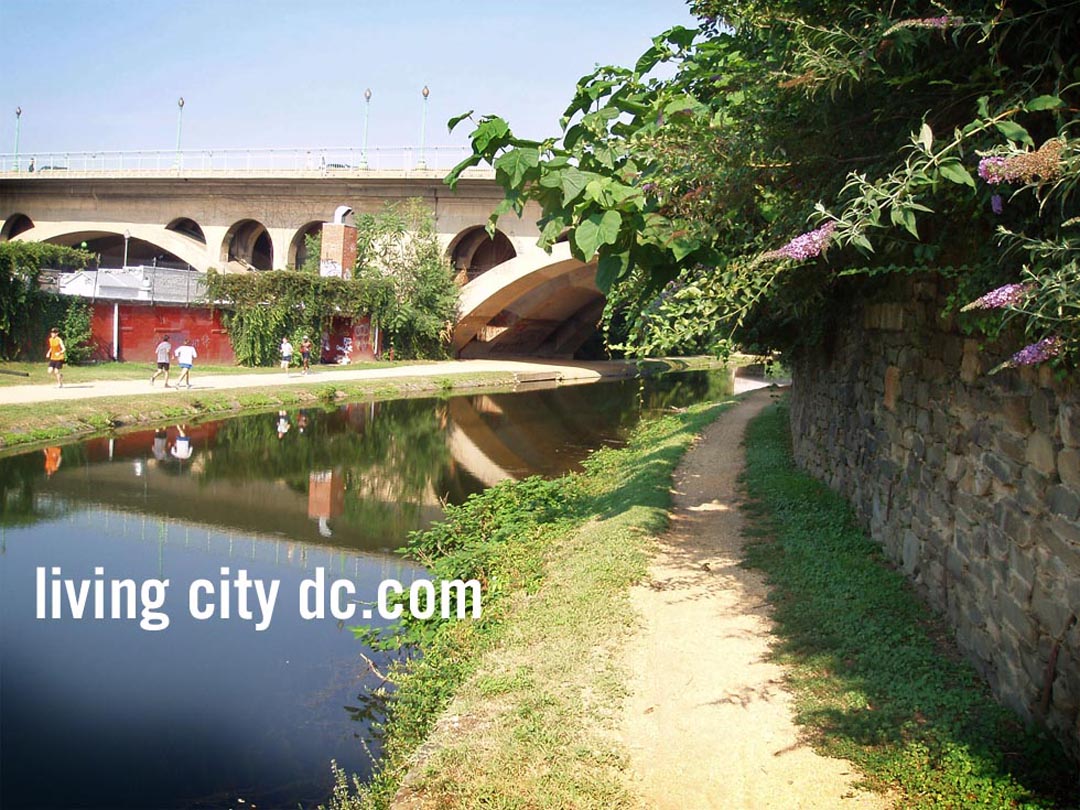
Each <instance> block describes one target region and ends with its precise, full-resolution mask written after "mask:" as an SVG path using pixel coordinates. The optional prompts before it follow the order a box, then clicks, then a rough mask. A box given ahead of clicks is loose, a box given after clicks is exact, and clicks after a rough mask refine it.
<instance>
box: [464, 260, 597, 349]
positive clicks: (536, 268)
mask: <svg viewBox="0 0 1080 810" xmlns="http://www.w3.org/2000/svg"><path fill="white" fill-rule="evenodd" d="M603 309H604V296H603V294H602V293H601V292H600V290H599V288H598V287H597V286H596V265H595V264H594V263H591V262H590V263H585V262H581V261H579V260H578V259H575V258H574V257H573V256H572V255H571V254H570V246H569V245H568V244H566V243H563V244H557V245H555V246H554V247H553V248H552V252H551V254H550V255H549V254H543V255H542V258H540V259H537V257H535V256H522V257H519V258H516V259H512V260H510V261H508V262H503V263H502V264H500V265H499V266H497V267H495V268H493V269H492V270H491V271H489V272H487V273H484V274H483V275H481V276H479V277H478V278H476V279H474V280H473V281H470V282H469V283H468V284H466V285H465V286H464V287H463V288H462V290H461V298H460V303H459V311H460V313H461V318H460V319H459V321H458V324H457V327H456V328H455V329H454V340H453V348H454V351H455V352H456V353H457V354H458V356H459V357H489V356H494V355H503V356H507V355H535V356H552V357H570V356H573V354H574V352H575V351H577V349H579V348H580V347H581V346H582V344H584V343H585V341H586V340H588V339H589V337H590V336H591V335H592V334H593V333H594V332H595V330H596V324H597V322H598V321H599V319H600V315H601V313H602V312H603Z"/></svg>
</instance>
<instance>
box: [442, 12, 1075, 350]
mask: <svg viewBox="0 0 1080 810" xmlns="http://www.w3.org/2000/svg"><path fill="white" fill-rule="evenodd" d="M693 7H694V9H695V11H696V12H697V13H698V14H700V15H702V16H703V18H704V23H705V25H704V27H703V30H702V31H701V32H692V31H688V30H686V29H683V28H674V29H672V30H670V31H668V32H666V33H664V34H662V35H660V36H658V37H656V38H655V39H654V41H653V46H652V47H651V48H650V49H649V50H648V51H647V52H646V53H645V54H643V55H642V57H641V59H639V60H638V62H637V63H636V65H635V66H634V67H633V68H632V69H631V68H620V67H611V66H608V67H601V68H598V69H597V70H596V71H595V72H594V73H592V74H590V75H588V76H586V77H584V78H583V79H582V80H581V81H580V82H579V83H578V86H577V89H576V92H575V95H574V97H573V99H572V100H571V103H570V105H569V106H568V107H567V110H566V113H565V116H564V118H563V121H562V125H563V126H562V134H561V136H559V137H558V138H551V139H548V140H545V141H542V142H536V141H528V140H523V139H519V138H516V137H515V136H514V135H513V133H512V132H511V130H510V127H509V125H508V124H507V122H506V121H504V120H503V119H501V118H499V117H497V116H483V117H481V118H479V119H475V124H476V127H475V129H474V131H473V133H472V135H471V138H472V146H473V155H471V156H470V157H469V158H468V159H467V160H466V161H464V162H463V163H462V164H461V165H460V166H459V167H458V168H457V169H456V170H455V172H454V173H452V175H451V177H450V178H449V182H451V183H453V182H454V180H455V179H456V177H457V176H458V175H459V174H460V171H461V170H462V169H464V168H466V167H468V166H472V165H477V164H478V163H479V162H481V161H486V162H488V163H490V164H491V165H493V166H494V168H495V170H496V178H497V179H498V181H499V182H500V183H501V184H502V185H503V186H504V188H505V190H506V197H505V200H504V201H503V203H502V204H501V205H500V206H499V207H498V208H497V209H496V211H495V212H494V214H493V218H492V222H493V223H494V221H495V220H496V219H497V218H498V217H499V216H501V215H503V214H506V213H509V212H511V211H513V212H516V213H518V214H519V215H520V214H521V212H522V211H523V209H524V205H525V203H526V202H527V201H529V200H534V201H536V202H537V203H538V204H539V205H540V207H541V209H542V211H543V218H542V219H541V221H540V225H541V227H542V237H541V244H543V245H545V246H550V245H551V244H552V243H553V242H554V241H555V240H556V239H558V238H560V237H564V236H565V238H567V239H568V241H569V243H570V247H571V250H572V252H573V253H574V255H575V256H576V257H577V258H579V259H581V260H583V261H588V260H591V259H594V258H595V259H596V260H597V263H598V271H597V283H598V285H599V286H600V287H601V289H602V290H604V291H605V292H606V293H607V294H608V297H609V301H608V310H607V322H608V324H609V327H611V326H615V325H621V327H620V328H621V332H620V333H612V332H611V331H610V330H609V339H612V340H614V341H616V342H618V341H623V342H625V344H626V346H627V348H629V349H631V350H634V351H637V352H642V353H645V352H653V351H672V350H679V349H686V348H699V349H700V348H702V347H712V348H714V349H718V350H720V349H723V348H725V347H730V346H731V345H732V344H733V343H735V342H737V343H740V344H742V345H743V346H745V347H748V348H751V349H768V348H780V349H786V348H791V347H792V346H795V345H798V344H799V343H800V342H805V341H808V340H814V339H816V337H817V335H816V334H815V333H816V331H820V327H821V325H823V324H826V323H827V322H828V319H829V317H831V313H832V312H834V311H835V310H836V307H835V306H833V302H834V300H835V297H836V296H837V295H838V294H840V292H839V291H840V290H842V288H843V287H844V282H843V280H842V279H841V278H840V271H837V270H834V269H831V268H837V267H840V268H843V271H842V272H845V273H848V274H850V273H854V272H863V273H865V274H874V275H879V274H887V273H895V272H915V271H918V270H922V269H931V270H935V271H938V272H945V273H952V274H954V275H956V276H957V277H958V284H959V285H960V291H959V293H958V300H960V301H961V302H962V301H964V300H972V299H975V298H976V297H978V296H979V295H980V294H981V293H983V292H986V291H987V290H989V289H992V288H993V287H994V286H995V285H998V284H1000V283H1003V282H1006V281H1011V282H1014V283H1021V284H1023V285H1024V288H1023V289H1024V290H1025V296H1026V297H1024V298H1023V299H1019V298H1016V297H1013V298H1011V299H1007V300H1009V301H1011V303H1010V304H1007V306H1014V305H1015V306H1017V307H1018V308H1014V310H1011V311H1013V312H1014V314H1015V315H1016V316H1017V317H1019V318H1020V321H1018V322H1022V323H1023V326H1024V328H1025V330H1026V331H1027V332H1028V333H1029V334H1030V335H1031V337H1032V338H1037V339H1050V338H1053V340H1052V342H1051V344H1050V346H1051V347H1053V348H1055V349H1056V350H1057V351H1058V353H1061V352H1066V351H1075V347H1076V346H1077V342H1078V340H1080V325H1078V320H1077V304H1076V295H1077V293H1076V292H1070V291H1075V290H1077V289H1080V285H1077V284H1076V283H1075V282H1076V281H1077V271H1076V266H1077V263H1076V241H1075V239H1074V238H1071V237H1069V236H1068V235H1067V234H1068V229H1070V228H1074V227H1075V225H1076V210H1075V202H1074V198H1073V195H1072V191H1073V189H1074V187H1075V185H1076V176H1077V165H1078V163H1080V161H1077V157H1076V155H1077V150H1076V147H1075V142H1074V141H1073V140H1072V139H1071V137H1070V132H1071V127H1072V126H1073V124H1074V123H1075V119H1076V110H1077V109H1078V107H1080V104H1078V101H1080V99H1078V98H1077V95H1078V93H1077V85H1076V82H1077V80H1078V79H1080V73H1078V72H1077V71H1078V68H1080V61H1078V59H1080V57H1078V54H1077V51H1076V49H1075V47H1073V45H1074V43H1075V42H1076V41H1077V38H1078V34H1080V30H1078V29H1080V25H1078V20H1077V18H1078V14H1080V10H1078V9H1080V5H1078V4H1077V3H1075V2H1070V3H1065V4H1048V3H1042V2H1038V0H1030V1H1029V2H1023V1H1019V2H1013V1H1012V0H1002V2H1000V3H998V4H996V6H995V7H993V8H989V9H988V7H987V5H986V4H985V3H978V2H974V1H973V0H972V1H971V2H966V3H962V4H960V5H958V6H957V7H956V8H954V9H953V10H949V11H943V10H942V9H941V7H940V6H932V5H931V6H928V5H927V4H924V3H919V2H889V3H862V4H858V5H855V6H844V7H841V6H840V5H839V4H836V3H805V2H801V1H800V0H788V2H783V3H761V2H753V0H749V1H747V2H722V1H721V0H717V1H713V2H710V1H709V0H697V1H696V2H695V3H693ZM935 9H936V10H935ZM660 65H668V66H669V67H668V72H669V74H670V75H669V77H667V78H658V77H657V75H656V68H657V67H658V66H660ZM471 117H472V116H471V113H470V114H466V115H465V116H461V117H459V118H456V119H453V120H452V121H451V122H450V125H451V127H453V126H455V125H457V124H458V123H459V122H460V121H461V120H462V119H463V118H471ZM980 157H982V158H985V159H986V160H988V161H989V162H984V163H983V164H982V165H981V168H982V173H981V175H980V177H981V179H982V180H983V182H981V183H980V182H979V181H977V180H976V175H977V174H979V169H980V166H977V165H976V164H977V163H978V162H979V158H980ZM1002 183H1004V184H1007V185H1008V186H1009V191H1010V192H1011V196H1010V197H1009V205H1008V206H1007V209H1006V208H1002V205H1003V203H1004V197H1003V196H1002V195H1000V194H997V195H995V192H999V190H1000V184H1002ZM992 184H998V185H997V186H996V187H995V186H994V185H992ZM999 210H1001V211H1002V213H998V211H999ZM999 217H1000V218H999ZM808 220H809V223H810V225H811V227H809V228H808V227H807V226H806V223H807V222H808ZM800 231H802V232H803V233H801V234H800ZM995 234H996V235H997V239H996V238H995ZM998 239H1000V240H1001V241H1002V244H1003V246H1004V249H1002V247H1001V246H999V245H998V244H997V241H998ZM826 251H829V253H828V255H827V256H826ZM1018 259H1019V260H1018ZM804 265H805V266H804ZM961 266H963V267H964V268H965V269H964V270H963V271H960V270H959V269H958V268H960V267H961ZM1010 289H1012V288H1010ZM998 298H1001V296H999V297H998ZM993 300H998V299H993ZM998 322H999V323H1000V321H998ZM983 325H984V326H986V325H988V324H987V323H986V322H985V321H984V322H983ZM807 327H809V328H807ZM815 327H819V329H817V330H816V329H815ZM1051 333H1052V334H1051Z"/></svg>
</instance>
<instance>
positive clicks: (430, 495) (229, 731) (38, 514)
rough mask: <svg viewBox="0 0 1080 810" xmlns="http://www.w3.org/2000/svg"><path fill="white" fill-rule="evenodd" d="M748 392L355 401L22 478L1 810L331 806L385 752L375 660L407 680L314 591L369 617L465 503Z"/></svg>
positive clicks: (64, 458)
mask: <svg viewBox="0 0 1080 810" xmlns="http://www.w3.org/2000/svg"><path fill="white" fill-rule="evenodd" d="M730 390H731V379H730V377H729V376H728V375H725V374H720V373H715V372H714V373H705V372H687V373H682V374H671V375H666V376H663V377H659V378H652V379H647V380H644V381H640V380H624V381H618V382H608V383H599V384H594V385H585V386H575V387H566V388H556V389H548V390H537V391H532V392H519V393H512V394H483V395H471V396H459V397H452V398H440V399H410V400H398V401H392V402H375V403H355V404H350V405H346V406H343V407H340V408H336V409H333V410H319V409H309V410H295V409H294V410H289V411H282V412H279V413H270V414H260V415H256V416H247V417H240V418H234V419H228V420H223V421H218V422H208V423H202V424H198V425H168V426H165V427H162V428H160V429H158V430H147V431H140V432H135V433H126V434H124V435H122V436H118V437H116V438H113V439H94V440H90V441H87V442H83V443H81V444H71V445H65V446H63V447H52V448H46V449H44V450H37V451H34V452H30V453H26V454H23V455H19V456H13V457H9V458H4V459H0V807H3V808H5V810H16V809H17V808H19V809H21V808H141V809H142V810H152V808H208V809H209V808H229V807H235V808H239V807H264V808H279V807H290V808H297V807H300V808H312V807H315V806H316V805H317V804H318V803H319V802H325V801H326V800H327V798H328V794H329V788H330V781H331V775H330V761H331V759H335V760H336V761H337V762H338V763H339V764H340V765H341V766H342V767H344V768H345V769H346V770H349V771H353V772H356V773H359V774H361V775H366V774H368V773H370V771H371V767H372V763H373V762H374V761H375V760H376V759H377V757H378V755H379V741H378V738H377V736H376V735H374V734H373V733H372V728H371V725H372V720H373V718H377V717H378V709H379V705H378V703H377V701H373V700H372V699H371V697H370V696H371V693H372V690H373V689H375V688H376V687H378V686H379V685H380V679H379V678H378V676H377V675H376V674H375V673H373V672H372V671H371V669H370V668H369V667H368V666H367V664H366V663H365V662H364V661H363V659H362V657H361V653H364V654H366V655H368V656H369V657H370V658H371V659H372V660H373V661H374V663H375V665H376V666H377V667H379V668H382V667H385V666H386V665H387V663H388V662H387V660H386V658H385V657H384V656H383V655H381V654H378V653H375V652H372V651H371V650H368V649H366V648H364V647H363V646H362V645H361V643H360V642H359V641H357V640H356V639H355V638H354V636H353V634H352V633H351V632H350V631H349V625H350V624H359V623H360V621H359V620H357V621H356V622H347V621H342V620H337V619H335V618H334V617H333V616H332V615H330V614H329V613H327V614H326V616H325V618H321V619H320V618H308V617H306V616H305V615H303V613H302V611H301V601H300V597H301V594H302V593H303V594H306V596H307V597H308V602H309V604H307V605H306V606H305V607H306V609H307V611H309V613H308V616H310V612H312V611H314V609H315V607H316V604H317V603H319V602H321V603H322V604H323V605H324V606H325V605H326V604H327V600H328V597H327V595H326V594H324V595H323V597H322V599H321V600H320V599H318V598H316V597H317V596H318V594H317V593H316V592H315V588H314V586H313V585H310V584H309V585H306V586H305V583H306V582H307V583H310V582H314V581H316V576H317V575H318V574H320V573H321V575H322V576H323V577H325V580H326V581H327V582H328V583H330V582H334V581H338V580H348V581H349V582H350V583H351V584H352V586H354V587H355V590H356V593H357V596H356V597H355V598H356V599H357V600H360V601H362V602H365V603H366V602H370V601H371V600H373V599H374V598H375V593H376V591H377V588H378V584H379V583H380V582H381V581H383V580H385V579H388V578H393V579H396V580H398V581H400V582H402V583H403V584H404V585H405V586H406V587H407V585H408V583H409V582H411V581H412V580H413V579H415V578H417V577H422V576H423V574H424V572H423V570H422V569H419V568H418V567H416V566H414V565H412V564H410V563H409V562H406V561H404V560H403V559H402V558H401V557H400V556H399V555H398V554H395V553H394V549H395V548H398V547H400V546H401V544H402V543H403V541H404V539H405V537H406V534H407V533H408V532H409V531H412V530H415V529H422V528H425V527H426V526H428V525H430V524H431V522H432V521H434V520H437V519H438V518H439V516H440V515H441V510H442V504H443V503H446V502H450V503H460V502H462V501H463V500H464V499H465V498H466V497H468V496H469V495H470V494H471V493H474V492H479V491H480V490H482V489H483V488H485V487H488V486H491V485H494V484H496V483H498V482H499V481H502V480H505V479H508V478H511V479H519V478H522V477H525V476H527V475H532V474H540V475H545V476H554V475H558V474H560V473H562V472H564V471H567V470H572V469H575V468H577V467H578V465H579V464H580V463H581V461H582V460H583V459H584V458H585V457H586V456H587V454H588V453H589V452H590V451H592V450H593V449H595V448H597V447H600V446H603V445H610V444H618V443H619V442H620V441H621V440H622V438H623V437H624V436H625V435H626V431H627V430H628V429H629V428H630V427H631V426H632V425H633V424H634V423H635V422H636V421H637V419H638V418H639V417H640V415H641V413H642V412H643V411H645V410H651V409H659V408H667V407H679V406H685V405H688V404H692V403H694V402H697V401H701V400H704V399H710V398H716V397H718V396H721V395H723V394H726V393H729V392H730ZM240 572H244V573H243V574H241V573H240ZM242 577H243V578H246V579H247V580H249V581H260V582H261V584H262V585H263V587H264V588H265V589H266V590H264V592H263V594H264V597H265V600H264V601H265V602H266V603H267V604H269V594H270V591H269V589H270V588H272V587H273V583H274V582H277V583H278V586H277V587H278V591H277V596H276V599H275V600H274V602H273V612H272V613H270V612H269V610H268V609H266V608H264V607H263V606H262V603H260V602H259V600H258V598H257V597H258V592H257V591H256V590H255V586H254V585H244V584H242V580H241V578H242ZM199 580H204V581H205V582H204V583H202V584H201V585H200V589H199V590H198V591H197V592H198V594H199V599H198V601H197V603H196V604H195V605H192V604H191V603H190V602H189V594H190V588H191V586H192V583H195V582H197V581H199ZM124 581H129V582H128V583H127V584H121V585H120V586H115V583H116V582H121V583H123V582H124ZM166 582H167V584H165V583H166ZM238 583H240V584H238ZM114 591H115V592H114ZM242 599H243V600H246V604H244V602H243V601H242ZM80 606H81V610H82V613H81V618H74V616H73V613H77V612H78V611H79V609H80ZM114 612H115V614H116V618H113V615H114ZM226 612H227V617H225V616H224V615H223V614H225V613H226ZM54 615H55V616H57V617H58V618H53V616H54ZM39 616H40V618H39ZM379 623H380V622H379V620H377V619H376V620H372V622H371V624H374V625H378V624H379ZM260 624H261V625H262V627H261V628H260V626H259V625H260ZM165 625H167V626H165Z"/></svg>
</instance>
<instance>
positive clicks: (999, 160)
mask: <svg viewBox="0 0 1080 810" xmlns="http://www.w3.org/2000/svg"><path fill="white" fill-rule="evenodd" d="M1005 165H1006V160H1005V158H1003V157H984V158H983V159H982V160H980V161H979V177H981V178H982V179H983V180H985V181H986V182H987V183H989V184H990V185H992V186H996V185H997V184H998V183H1000V182H1001V181H1002V180H1004V179H1005V177H1004V174H1005Z"/></svg>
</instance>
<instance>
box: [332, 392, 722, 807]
mask: <svg viewBox="0 0 1080 810" xmlns="http://www.w3.org/2000/svg"><path fill="white" fill-rule="evenodd" d="M719 410H720V407H719V406H716V405H712V406H698V407H695V408H691V409H689V410H688V411H686V412H683V413H679V414H674V415H670V416H665V417H662V418H660V419H656V420H651V421H648V422H645V423H643V424H642V425H640V426H639V427H638V428H637V430H636V431H635V433H634V435H633V437H632V438H631V440H630V442H629V444H628V445H627V446H626V447H625V448H621V449H618V450H613V449H604V450H600V451H598V452H596V453H595V454H593V455H592V456H591V457H590V459H589V461H588V462H587V464H586V468H585V471H584V472H583V473H580V474H577V475H569V476H564V477H563V478H560V479H556V480H555V481H537V479H529V480H527V481H524V482H518V483H515V484H509V485H500V486H499V487H495V488H493V489H492V490H488V491H487V492H486V493H484V494H483V495H481V496H479V497H478V498H475V499H473V500H470V501H469V502H468V503H466V504H465V505H464V506H463V507H459V508H458V510H460V511H457V510H452V511H450V512H449V513H448V523H447V524H446V525H444V526H442V527H436V528H435V529H434V530H433V531H432V532H429V533H427V534H426V535H424V536H422V537H421V538H418V539H416V540H415V541H414V543H413V549H414V552H418V553H417V555H416V556H418V557H419V558H420V559H421V560H423V561H425V562H428V563H429V564H433V565H434V566H435V567H436V569H437V570H438V572H439V574H438V575H439V576H447V575H450V574H454V575H458V576H462V575H466V574H472V575H475V576H479V577H480V578H481V579H482V580H483V581H485V582H487V583H488V587H487V590H486V592H485V603H484V618H483V620H481V621H470V622H457V623H447V624H444V625H442V626H440V627H439V629H438V630H437V631H435V632H434V633H433V634H431V635H426V636H425V638H424V639H423V641H424V643H423V656H422V657H417V658H413V659H412V660H411V661H410V663H409V664H408V665H405V666H403V667H401V668H400V669H399V671H398V672H397V673H396V675H395V676H394V680H395V682H396V684H397V689H396V692H395V693H394V697H393V701H392V703H391V704H390V706H391V708H390V719H389V722H388V724H387V727H386V738H385V741H386V745H385V749H384V756H383V759H382V761H381V763H380V771H379V773H378V775H377V777H376V778H375V779H374V781H373V782H372V784H371V785H369V786H359V785H354V786H353V787H352V788H351V789H350V786H349V785H348V784H347V780H346V778H345V775H344V774H341V773H340V772H338V787H337V789H336V790H335V793H334V797H333V799H332V801H331V807H332V808H333V810H349V808H382V807H387V806H389V804H390V801H391V800H392V798H393V797H394V795H395V793H396V792H397V791H398V789H399V787H400V786H401V783H402V780H403V778H404V777H405V775H406V774H407V773H409V774H410V775H409V778H408V781H407V784H406V785H405V788H404V792H405V793H408V794H412V795H415V796H422V797H423V799H424V801H425V802H426V804H425V806H436V807H444V808H474V807H480V806H483V807H492V808H502V807H505V808H510V807H544V808H597V810H599V809H600V808H617V807H629V806H632V805H633V804H634V799H633V797H632V796H631V795H629V793H628V791H627V788H626V783H625V777H624V775H623V770H624V768H625V760H624V753H623V750H622V746H621V743H620V741H619V739H618V736H617V734H616V732H615V727H616V722H617V718H618V715H619V712H620V707H621V701H622V699H623V697H624V696H625V693H624V686H623V684H624V683H625V678H626V673H625V672H624V670H623V663H622V657H621V656H622V647H623V643H624V642H625V640H626V638H627V637H628V636H629V633H630V632H631V630H632V628H633V626H634V623H635V621H636V620H635V617H634V614H633V611H632V609H631V606H630V603H629V586H630V585H631V584H632V583H634V582H636V581H638V580H639V579H640V578H641V577H642V576H643V575H644V573H645V570H646V563H647V559H648V553H649V551H650V549H651V544H652V538H653V537H654V536H656V535H657V534H659V533H660V532H662V531H663V530H664V529H665V528H666V526H667V521H668V508H669V506H670V500H671V494H670V485H671V476H672V472H673V470H674V468H675V465H676V464H677V463H678V461H679V459H680V458H681V457H682V456H683V454H684V453H685V452H686V450H687V448H688V447H689V446H690V443H691V442H692V440H693V437H694V436H695V435H696V434H697V433H698V432H699V431H700V430H701V429H702V428H703V427H704V426H705V425H706V424H708V423H709V422H710V421H712V420H713V419H715V418H716V415H717V414H718V412H719ZM431 555H438V556H437V558H433V557H432V556H431ZM447 706H448V708H447ZM438 717H441V718H442V720H441V721H440V722H439V724H438V725H437V726H435V725H434V723H435V719H436V718H438ZM421 744H424V750H425V751H426V752H428V753H427V754H426V755H420V756H419V757H418V756H417V755H416V750H417V748H418V747H419V746H420V745H421ZM417 763H419V764H417Z"/></svg>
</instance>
